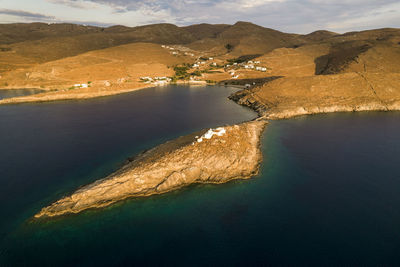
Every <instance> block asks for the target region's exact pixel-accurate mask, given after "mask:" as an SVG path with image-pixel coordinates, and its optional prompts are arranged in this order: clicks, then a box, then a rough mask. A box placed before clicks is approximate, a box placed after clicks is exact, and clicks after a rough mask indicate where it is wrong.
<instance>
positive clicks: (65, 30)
mask: <svg viewBox="0 0 400 267" xmlns="http://www.w3.org/2000/svg"><path fill="white" fill-rule="evenodd" d="M103 30H104V29H103V28H100V27H94V26H83V25H77V24H68V23H60V24H47V23H13V24H0V44H13V43H17V42H23V41H29V40H39V39H43V38H46V37H63V36H76V35H79V34H89V33H97V32H101V31H103Z"/></svg>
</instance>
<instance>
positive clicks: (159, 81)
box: [140, 76, 172, 85]
mask: <svg viewBox="0 0 400 267" xmlns="http://www.w3.org/2000/svg"><path fill="white" fill-rule="evenodd" d="M140 80H141V81H142V82H144V83H151V84H154V85H167V84H169V83H170V82H171V81H172V79H171V78H169V77H154V78H151V77H147V76H146V77H140Z"/></svg>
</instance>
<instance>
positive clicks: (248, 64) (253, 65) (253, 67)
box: [225, 60, 267, 72]
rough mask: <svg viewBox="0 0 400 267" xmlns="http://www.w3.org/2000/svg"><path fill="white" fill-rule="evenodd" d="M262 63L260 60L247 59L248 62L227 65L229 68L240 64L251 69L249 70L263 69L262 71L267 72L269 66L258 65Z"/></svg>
mask: <svg viewBox="0 0 400 267" xmlns="http://www.w3.org/2000/svg"><path fill="white" fill-rule="evenodd" d="M259 64H261V62H260V61H251V60H250V61H247V62H246V63H236V62H235V63H233V64H232V65H230V64H228V65H226V66H225V67H227V68H229V67H232V66H239V67H242V68H245V69H249V70H257V71H262V72H266V71H267V68H266V67H262V66H256V65H259Z"/></svg>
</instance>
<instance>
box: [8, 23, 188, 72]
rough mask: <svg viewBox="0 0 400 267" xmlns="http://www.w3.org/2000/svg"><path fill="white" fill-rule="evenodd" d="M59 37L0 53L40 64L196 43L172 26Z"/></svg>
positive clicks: (162, 25)
mask: <svg viewBox="0 0 400 267" xmlns="http://www.w3.org/2000/svg"><path fill="white" fill-rule="evenodd" d="M61 36H62V37H55V36H54V37H46V38H42V39H38V40H33V41H25V42H19V43H15V44H11V45H3V46H1V47H0V50H2V51H3V52H0V53H4V52H5V53H8V54H15V55H18V56H20V57H24V58H28V59H30V60H34V61H35V62H37V63H43V62H48V61H52V60H57V59H60V58H65V57H70V56H75V55H78V54H81V53H85V52H88V51H92V50H98V49H104V48H108V47H113V46H118V45H122V44H128V43H135V42H149V43H159V44H185V43H189V42H191V41H193V40H195V38H194V37H193V36H192V35H191V34H190V33H189V32H187V31H185V30H184V29H182V28H179V27H177V26H175V25H172V24H155V25H148V26H141V27H135V28H129V30H128V29H126V28H123V29H122V28H120V27H113V28H110V29H108V30H104V31H100V32H95V33H87V34H80V35H70V36H63V34H61ZM1 63H3V62H0V64H1ZM0 66H1V65H0ZM3 68H4V67H3Z"/></svg>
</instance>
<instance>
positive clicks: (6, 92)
mask: <svg viewBox="0 0 400 267" xmlns="http://www.w3.org/2000/svg"><path fill="white" fill-rule="evenodd" d="M40 92H43V90H40V89H35V88H23V89H1V90H0V99H4V98H11V97H17V96H24V95H33V94H38V93H40Z"/></svg>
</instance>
